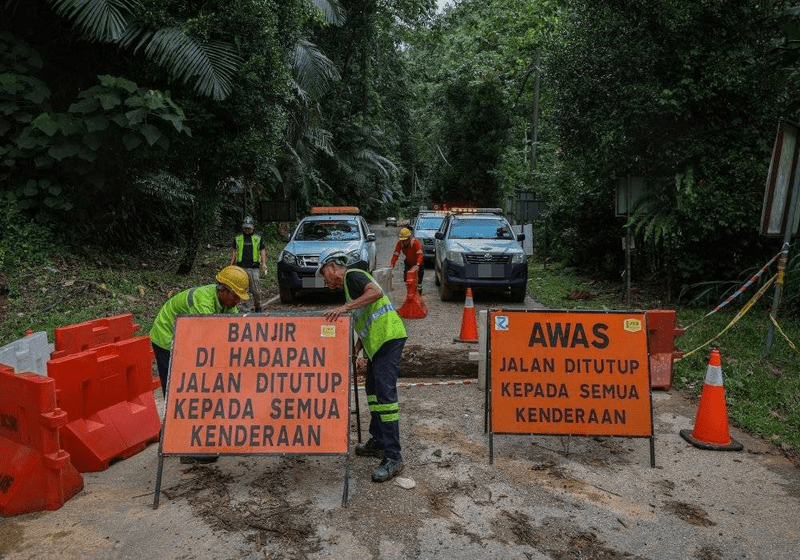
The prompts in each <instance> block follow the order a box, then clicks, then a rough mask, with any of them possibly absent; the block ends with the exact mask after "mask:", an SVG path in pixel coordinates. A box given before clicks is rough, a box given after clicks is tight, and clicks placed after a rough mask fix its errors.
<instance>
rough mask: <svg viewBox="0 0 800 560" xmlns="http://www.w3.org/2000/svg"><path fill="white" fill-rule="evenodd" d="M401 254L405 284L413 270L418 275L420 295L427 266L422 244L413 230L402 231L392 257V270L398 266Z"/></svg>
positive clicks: (405, 229) (404, 229)
mask: <svg viewBox="0 0 800 560" xmlns="http://www.w3.org/2000/svg"><path fill="white" fill-rule="evenodd" d="M401 253H402V255H403V257H404V258H403V282H405V280H406V276H407V274H408V271H409V270H413V271H414V272H416V273H417V278H418V279H419V283H418V284H417V289H418V290H419V293H422V277H423V276H425V265H424V264H423V263H424V262H425V254H424V253H423V252H422V243H420V242H419V239H417V238H416V237H414V236H413V235H412V234H411V230H410V229H408V228H403V229H401V230H400V235H399V236H398V239H397V245H395V247H394V254H393V255H392V262H391V267H392V268H394V265H395V264H397V259H398V258H399V257H400V254H401Z"/></svg>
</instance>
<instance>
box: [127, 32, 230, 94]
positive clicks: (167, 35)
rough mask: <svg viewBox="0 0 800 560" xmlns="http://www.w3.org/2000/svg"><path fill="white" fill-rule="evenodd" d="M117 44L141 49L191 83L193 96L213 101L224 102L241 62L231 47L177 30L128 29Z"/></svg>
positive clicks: (178, 76)
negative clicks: (197, 94)
mask: <svg viewBox="0 0 800 560" xmlns="http://www.w3.org/2000/svg"><path fill="white" fill-rule="evenodd" d="M119 43H120V44H121V45H122V46H124V47H130V46H134V44H135V46H134V52H136V51H138V50H139V49H140V48H142V47H144V53H145V55H146V56H147V57H148V58H150V59H152V60H154V61H155V62H156V63H158V64H160V65H161V66H162V67H164V68H166V69H167V70H169V72H170V73H171V74H172V75H173V76H175V77H176V78H178V79H182V80H183V82H184V83H186V82H188V81H189V80H193V79H194V80H195V83H194V88H195V90H196V91H197V93H199V94H201V95H205V96H209V97H211V98H212V99H215V100H221V99H225V98H226V97H227V96H228V95H229V94H230V92H231V88H232V78H233V75H234V73H235V72H236V70H237V68H238V65H239V63H240V61H241V59H240V58H239V55H238V54H236V51H235V50H234V47H233V45H231V44H229V43H225V42H222V41H210V42H207V43H201V42H199V41H197V40H195V39H194V38H192V37H189V36H188V35H186V34H184V33H183V31H181V29H179V28H177V27H162V28H160V29H158V30H156V31H151V30H145V29H141V28H135V27H131V28H129V29H128V30H127V31H126V32H125V34H124V35H123V37H121V38H120V40H119Z"/></svg>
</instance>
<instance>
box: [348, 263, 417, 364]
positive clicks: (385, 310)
mask: <svg viewBox="0 0 800 560" xmlns="http://www.w3.org/2000/svg"><path fill="white" fill-rule="evenodd" d="M351 272H359V273H362V274H366V275H367V278H369V280H370V282H373V283H374V284H375V285H376V286H378V289H380V285H379V284H378V283H377V282H375V279H374V278H373V277H372V276H371V275H370V274H369V273H368V272H366V271H364V270H360V269H352V270H347V271H346V272H345V278H344V297H345V298H347V301H353V298H352V297H350V292H349V291H348V289H347V275H348V274H350V273H351ZM381 293H383V290H381ZM353 330H355V331H356V334H357V335H358V337H359V338H360V339H361V344H362V345H363V346H364V352H365V353H366V354H367V357H368V358H370V359H372V356H374V355H375V353H376V352H377V351H378V350H379V349H380V347H381V346H383V343H384V342H386V341H388V340H394V339H395V338H406V336H408V335H407V334H406V327H405V325H403V320H402V319H400V316H399V315H398V314H397V312H396V311H395V310H394V306H393V305H392V302H391V301H389V298H388V297H386V294H384V295H382V296H381V297H380V299H378V300H377V301H374V302H372V303H371V304H369V305H368V306H366V307H362V308H360V309H356V310H355V311H353Z"/></svg>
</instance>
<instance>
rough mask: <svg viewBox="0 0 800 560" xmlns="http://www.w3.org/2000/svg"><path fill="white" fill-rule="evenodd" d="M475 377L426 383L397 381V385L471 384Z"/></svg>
mask: <svg viewBox="0 0 800 560" xmlns="http://www.w3.org/2000/svg"><path fill="white" fill-rule="evenodd" d="M475 382H476V380H475V379H462V380H460V381H432V382H428V383H398V384H397V386H398V387H430V386H431V385H472V384H473V383H475Z"/></svg>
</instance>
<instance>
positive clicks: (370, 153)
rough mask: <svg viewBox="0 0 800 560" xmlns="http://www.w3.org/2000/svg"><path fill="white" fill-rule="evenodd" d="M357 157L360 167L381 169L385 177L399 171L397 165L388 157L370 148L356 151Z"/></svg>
mask: <svg viewBox="0 0 800 560" xmlns="http://www.w3.org/2000/svg"><path fill="white" fill-rule="evenodd" d="M355 159H356V161H357V162H358V163H359V167H361V168H366V169H371V170H373V171H380V173H381V175H383V178H384V179H387V180H388V179H389V178H390V177H391V173H395V172H397V166H395V164H393V163H392V162H391V160H389V159H388V158H385V157H383V156H382V155H380V154H378V153H377V152H375V151H374V150H371V149H370V148H362V149H360V150H358V151H357V152H356V153H355Z"/></svg>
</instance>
